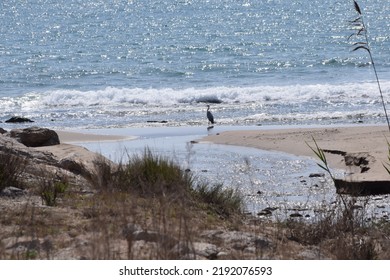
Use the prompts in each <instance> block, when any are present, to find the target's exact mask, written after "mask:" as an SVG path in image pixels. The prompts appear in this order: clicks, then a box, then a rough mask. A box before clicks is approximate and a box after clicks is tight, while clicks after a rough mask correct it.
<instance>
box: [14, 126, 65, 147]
mask: <svg viewBox="0 0 390 280" xmlns="http://www.w3.org/2000/svg"><path fill="white" fill-rule="evenodd" d="M10 136H11V137H12V138H15V139H16V140H17V141H18V142H20V143H22V144H24V145H26V146H27V147H41V146H52V145H58V144H60V139H59V137H58V134H57V132H55V131H54V130H50V129H47V128H39V127H36V126H33V127H29V128H25V129H13V130H11V132H10Z"/></svg>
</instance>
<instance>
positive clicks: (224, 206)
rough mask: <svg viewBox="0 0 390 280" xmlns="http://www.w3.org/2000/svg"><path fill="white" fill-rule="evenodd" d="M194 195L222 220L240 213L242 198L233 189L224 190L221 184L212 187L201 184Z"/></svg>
mask: <svg viewBox="0 0 390 280" xmlns="http://www.w3.org/2000/svg"><path fill="white" fill-rule="evenodd" d="M195 193H196V196H197V197H198V199H199V200H200V201H201V202H204V203H206V204H207V205H208V206H209V207H210V208H211V209H212V210H213V211H214V212H216V213H217V214H218V215H220V216H222V217H224V218H228V217H231V216H233V215H235V214H241V213H242V210H243V198H242V196H241V194H240V193H239V192H238V191H236V190H234V189H229V188H224V186H223V184H216V185H212V186H209V185H207V184H201V185H199V186H198V188H197V189H196V190H195Z"/></svg>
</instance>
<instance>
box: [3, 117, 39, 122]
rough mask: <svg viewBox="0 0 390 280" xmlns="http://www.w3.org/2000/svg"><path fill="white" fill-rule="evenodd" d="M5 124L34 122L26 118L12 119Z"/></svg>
mask: <svg viewBox="0 0 390 280" xmlns="http://www.w3.org/2000/svg"><path fill="white" fill-rule="evenodd" d="M5 122H6V123H24V122H34V121H32V120H30V119H28V118H24V117H12V118H10V119H8V120H6V121H5Z"/></svg>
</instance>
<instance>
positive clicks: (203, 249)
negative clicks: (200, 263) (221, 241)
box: [192, 242, 220, 260]
mask: <svg viewBox="0 0 390 280" xmlns="http://www.w3.org/2000/svg"><path fill="white" fill-rule="evenodd" d="M192 245H193V250H194V251H195V254H196V255H198V256H201V257H204V258H206V259H209V260H215V259H217V258H218V254H219V253H220V252H219V250H218V248H217V246H216V245H214V244H210V243H204V242H194V243H193V244H192Z"/></svg>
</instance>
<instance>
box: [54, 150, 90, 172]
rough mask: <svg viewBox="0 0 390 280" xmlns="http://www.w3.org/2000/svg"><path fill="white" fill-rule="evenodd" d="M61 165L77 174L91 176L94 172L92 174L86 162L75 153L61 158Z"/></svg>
mask: <svg viewBox="0 0 390 280" xmlns="http://www.w3.org/2000/svg"><path fill="white" fill-rule="evenodd" d="M58 164H59V166H61V167H62V168H64V169H66V170H69V171H70V172H72V173H74V174H77V175H86V176H89V177H91V176H92V175H93V174H90V173H89V172H88V170H86V168H85V166H84V164H83V163H82V162H80V161H79V160H78V158H77V157H76V156H75V155H72V154H70V155H69V156H67V157H65V158H63V159H61V160H60V161H59V162H58Z"/></svg>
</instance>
